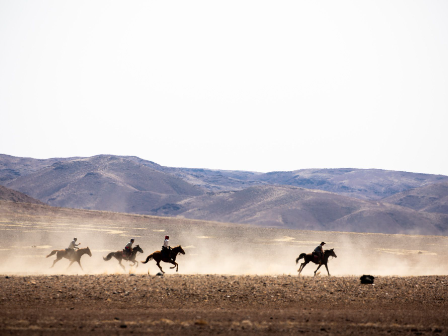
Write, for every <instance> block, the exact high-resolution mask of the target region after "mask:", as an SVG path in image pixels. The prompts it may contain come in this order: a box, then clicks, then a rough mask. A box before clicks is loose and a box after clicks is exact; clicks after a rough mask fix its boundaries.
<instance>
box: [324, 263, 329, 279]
mask: <svg viewBox="0 0 448 336" xmlns="http://www.w3.org/2000/svg"><path fill="white" fill-rule="evenodd" d="M324 265H325V268H326V269H327V273H328V276H330V271H329V270H328V266H327V264H324Z"/></svg>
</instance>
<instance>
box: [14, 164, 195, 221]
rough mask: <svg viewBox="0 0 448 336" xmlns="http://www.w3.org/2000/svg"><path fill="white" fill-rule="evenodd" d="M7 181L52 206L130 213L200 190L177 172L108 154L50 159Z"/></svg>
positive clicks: (144, 211)
mask: <svg viewBox="0 0 448 336" xmlns="http://www.w3.org/2000/svg"><path fill="white" fill-rule="evenodd" d="M7 186H8V187H9V188H12V189H15V190H19V191H21V192H24V193H26V194H28V195H32V196H33V197H36V198H37V199H39V200H41V201H43V202H45V203H48V204H50V205H53V206H60V207H68V208H79V209H95V210H109V211H116V212H130V213H146V212H148V209H153V208H156V207H160V206H163V205H164V204H166V203H175V202H178V201H181V200H182V199H184V198H186V197H189V196H197V195H201V194H203V191H202V190H201V189H200V188H198V187H196V186H193V185H191V184H189V183H188V182H185V181H184V180H182V179H180V178H178V177H175V176H172V175H170V174H166V173H163V172H160V171H157V170H154V169H151V168H149V167H146V166H143V165H139V164H136V163H134V162H133V161H130V160H126V159H123V158H120V157H115V156H108V155H104V156H95V157H92V158H86V159H74V160H70V161H61V162H55V163H53V164H52V165H50V166H47V167H44V168H42V169H40V170H38V171H37V172H33V173H30V174H28V175H25V176H19V177H17V178H16V179H14V180H10V181H8V182H7Z"/></svg>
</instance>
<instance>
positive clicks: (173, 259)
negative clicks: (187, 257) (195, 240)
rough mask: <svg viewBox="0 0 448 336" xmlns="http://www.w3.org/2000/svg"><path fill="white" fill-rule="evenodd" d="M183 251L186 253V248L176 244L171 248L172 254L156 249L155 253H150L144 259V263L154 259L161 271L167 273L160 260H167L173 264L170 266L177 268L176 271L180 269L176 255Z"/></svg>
mask: <svg viewBox="0 0 448 336" xmlns="http://www.w3.org/2000/svg"><path fill="white" fill-rule="evenodd" d="M179 253H181V254H185V251H184V249H183V248H182V246H180V245H179V246H176V247H173V248H172V250H171V256H167V255H165V254H162V252H160V251H155V252H154V253H153V254H150V255H149V256H148V257H147V258H146V260H145V261H142V263H143V264H146V263H147V262H148V261H149V260H151V259H154V260H155V261H156V263H157V266H158V267H159V268H160V271H161V272H162V273H165V272H164V271H163V269H162V267H160V262H161V261H163V262H166V263H170V264H173V265H174V266H173V267H170V268H175V269H176V272H177V271H178V270H179V265H178V264H177V262H176V257H177V255H178V254H179Z"/></svg>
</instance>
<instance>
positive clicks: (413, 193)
mask: <svg viewBox="0 0 448 336" xmlns="http://www.w3.org/2000/svg"><path fill="white" fill-rule="evenodd" d="M383 201H384V202H388V203H392V204H397V205H400V206H403V207H407V208H410V209H414V210H418V211H422V212H436V213H443V214H448V183H447V182H443V183H434V184H429V185H425V186H423V187H420V188H415V189H411V190H407V191H405V192H402V193H398V194H395V195H392V196H390V197H387V198H385V199H384V200H383Z"/></svg>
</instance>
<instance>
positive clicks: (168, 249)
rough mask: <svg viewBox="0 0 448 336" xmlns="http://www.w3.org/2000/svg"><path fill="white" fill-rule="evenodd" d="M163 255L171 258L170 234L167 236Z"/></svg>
mask: <svg viewBox="0 0 448 336" xmlns="http://www.w3.org/2000/svg"><path fill="white" fill-rule="evenodd" d="M161 252H162V255H163V256H165V257H167V258H169V259H170V260H171V246H170V236H165V240H164V242H163V246H162V251H161Z"/></svg>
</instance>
